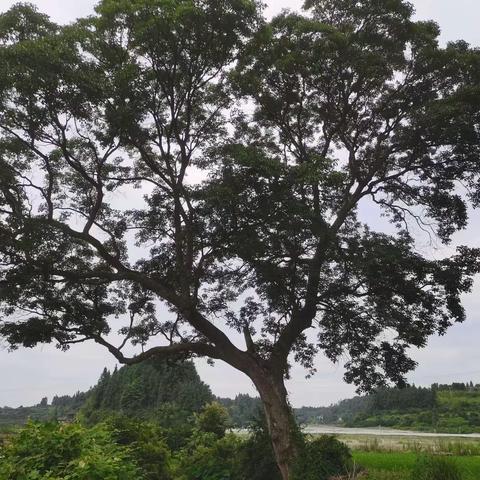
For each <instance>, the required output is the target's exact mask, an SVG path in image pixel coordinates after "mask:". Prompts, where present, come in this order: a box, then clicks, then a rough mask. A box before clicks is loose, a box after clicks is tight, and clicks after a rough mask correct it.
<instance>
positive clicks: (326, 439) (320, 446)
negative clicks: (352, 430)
mask: <svg viewBox="0 0 480 480" xmlns="http://www.w3.org/2000/svg"><path fill="white" fill-rule="evenodd" d="M352 467H353V463H352V455H351V453H350V450H349V448H348V447H347V446H346V445H345V444H344V443H342V442H340V441H338V440H337V439H336V438H334V437H332V436H329V435H324V436H321V437H318V438H315V439H313V440H310V441H305V442H304V443H303V445H302V448H301V451H300V454H299V455H298V457H297V459H296V463H295V465H294V470H293V477H292V478H293V479H295V480H330V478H331V477H333V476H341V475H346V474H347V473H348V472H349V471H351V469H352Z"/></svg>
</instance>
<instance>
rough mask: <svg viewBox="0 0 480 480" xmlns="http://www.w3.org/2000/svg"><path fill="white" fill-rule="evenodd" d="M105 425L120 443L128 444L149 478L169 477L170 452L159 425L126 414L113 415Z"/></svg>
mask: <svg viewBox="0 0 480 480" xmlns="http://www.w3.org/2000/svg"><path fill="white" fill-rule="evenodd" d="M106 427H107V428H108V430H110V431H111V432H112V437H113V439H114V440H115V442H116V443H117V444H119V445H123V446H128V448H129V449H130V451H131V454H132V457H133V458H134V459H135V461H136V463H137V464H138V465H141V467H142V472H143V474H144V477H145V479H146V480H170V479H171V474H170V463H171V453H170V450H169V448H168V446H167V444H166V442H165V439H164V434H163V431H162V429H161V428H160V426H159V425H157V424H155V423H153V422H148V421H141V420H138V419H135V418H131V417H127V416H125V415H112V416H111V417H110V418H108V419H107V420H106Z"/></svg>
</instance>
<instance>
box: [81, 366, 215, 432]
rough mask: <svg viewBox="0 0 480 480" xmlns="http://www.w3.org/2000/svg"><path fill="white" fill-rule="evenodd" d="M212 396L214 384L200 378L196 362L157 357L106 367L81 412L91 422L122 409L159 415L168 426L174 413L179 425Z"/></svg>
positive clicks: (140, 414)
mask: <svg viewBox="0 0 480 480" xmlns="http://www.w3.org/2000/svg"><path fill="white" fill-rule="evenodd" d="M212 399H213V395H212V393H211V391H210V388H209V387H208V386H207V385H206V384H205V383H203V382H202V381H201V380H200V377H199V376H198V373H197V371H196V369H195V366H194V365H193V363H192V362H166V361H164V360H155V359H153V360H149V361H146V362H144V363H142V364H139V365H133V366H127V367H123V368H121V369H119V370H117V369H115V370H114V371H113V372H112V373H110V372H109V371H108V370H106V369H105V370H104V371H103V373H102V375H101V376H100V379H99V381H98V383H97V385H96V386H95V387H94V388H93V389H92V390H91V392H90V393H89V395H88V400H87V401H86V403H85V405H84V406H83V407H82V409H81V414H82V416H83V418H84V419H85V420H86V421H87V422H90V423H94V422H98V421H101V420H102V418H103V417H104V416H108V414H109V412H118V413H123V414H129V415H134V416H137V417H145V418H158V419H159V421H160V422H161V423H165V426H168V425H167V424H168V423H170V424H171V423H172V422H173V418H171V413H173V414H174V416H175V417H177V418H178V420H177V421H176V422H175V424H176V425H179V424H181V423H184V421H185V420H186V418H187V417H188V416H189V415H191V414H192V413H193V412H198V411H199V410H200V409H201V408H202V406H203V405H205V404H206V403H207V402H209V401H211V400H212ZM169 405H170V406H169ZM167 412H170V413H167ZM169 417H170V418H169Z"/></svg>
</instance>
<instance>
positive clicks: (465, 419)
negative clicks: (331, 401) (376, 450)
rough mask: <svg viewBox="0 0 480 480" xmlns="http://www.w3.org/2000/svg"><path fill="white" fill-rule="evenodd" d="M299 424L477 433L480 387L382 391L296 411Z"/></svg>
mask: <svg viewBox="0 0 480 480" xmlns="http://www.w3.org/2000/svg"><path fill="white" fill-rule="evenodd" d="M296 413H297V417H298V418H299V419H300V420H301V421H302V422H303V423H310V424H312V423H317V424H339V425H342V426H346V427H378V426H382V427H390V428H398V429H405V430H414V431H433V432H438V433H480V385H474V384H473V383H472V382H469V383H453V384H451V385H439V384H433V385H432V386H431V387H430V388H421V387H415V386H412V387H408V388H405V389H401V390H399V389H395V388H390V389H382V390H379V391H377V392H376V393H374V394H371V395H367V396H361V397H354V398H351V399H348V400H343V401H341V402H339V403H337V404H335V405H331V406H330V407H319V408H312V407H304V408H300V409H296Z"/></svg>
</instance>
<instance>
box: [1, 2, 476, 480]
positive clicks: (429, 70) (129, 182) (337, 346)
mask: <svg viewBox="0 0 480 480" xmlns="http://www.w3.org/2000/svg"><path fill="white" fill-rule="evenodd" d="M305 9H306V12H305V13H304V14H300V13H292V12H285V13H283V14H281V15H279V16H277V17H275V18H274V19H273V20H272V21H270V22H267V21H266V20H264V19H263V18H262V14H261V7H260V5H259V4H257V2H256V1H254V0H209V1H203V0H135V1H123V0H102V1H101V2H100V3H99V4H98V6H97V7H96V10H95V14H94V15H92V16H91V17H89V18H85V19H81V20H79V21H77V22H76V23H74V24H73V25H69V26H59V25H55V24H54V23H52V22H51V20H49V19H48V18H47V17H46V16H45V15H42V14H40V13H39V12H37V11H36V9H35V8H34V7H32V6H29V5H27V4H18V5H16V6H15V7H13V8H12V9H11V10H9V11H8V12H6V13H5V14H2V15H1V16H0V61H1V64H2V65H4V68H2V70H1V72H0V172H1V173H0V304H1V308H2V319H1V323H0V334H1V335H2V336H3V337H4V338H5V339H6V340H7V342H8V343H9V344H10V346H11V347H12V348H16V347H17V346H19V345H23V346H26V347H32V346H34V345H37V344H38V343H46V342H56V343H57V344H58V345H59V346H60V347H61V348H68V346H69V345H71V344H73V343H77V342H83V341H86V340H93V341H96V342H97V343H99V344H101V345H104V346H105V347H106V348H108V349H109V350H110V351H111V352H112V353H113V354H114V355H115V356H116V357H117V359H118V360H119V361H121V362H123V363H135V362H139V361H142V360H144V359H146V358H149V357H151V356H169V355H178V354H185V355H191V354H193V355H200V356H207V357H210V358H213V359H221V360H223V361H225V362H227V363H229V364H230V365H232V366H233V367H235V368H237V369H239V370H241V371H242V372H244V373H246V374H247V375H248V376H249V377H250V378H251V379H252V380H253V382H254V383H255V385H256V386H257V388H258V389H259V391H260V395H261V397H262V399H263V400H264V402H265V405H266V408H269V406H272V405H274V406H275V405H276V406H278V410H276V409H275V407H272V408H273V410H276V411H275V412H273V411H272V412H271V413H272V415H273V417H276V419H277V420H276V421H273V420H272V419H270V420H272V421H270V423H269V425H270V427H271V428H277V427H278V426H279V425H283V427H282V428H284V430H285V431H289V429H288V428H287V427H286V425H287V421H286V417H287V415H286V414H285V415H284V417H285V418H283V419H280V417H281V416H282V415H283V414H282V413H281V412H285V411H286V405H287V403H286V390H285V388H284V386H283V379H284V377H285V376H286V375H288V370H289V361H291V360H296V361H299V362H301V363H302V364H303V365H305V366H306V367H307V368H309V369H313V367H314V356H315V354H316V353H317V352H318V351H320V350H321V351H323V352H324V353H325V354H326V355H327V356H328V357H329V358H330V359H332V360H333V361H339V360H340V359H343V358H345V357H346V358H347V361H346V365H345V366H346V372H347V373H346V375H345V378H346V380H347V381H349V382H354V383H355V384H356V385H357V386H358V387H359V388H360V389H366V390H368V389H370V388H372V387H373V386H375V385H378V384H383V383H385V382H387V381H393V382H394V383H396V384H397V385H402V384H404V383H405V374H406V372H408V371H409V370H411V369H412V368H413V367H414V366H415V362H413V361H412V360H411V359H410V358H409V356H408V348H409V347H410V346H412V345H413V346H417V347H423V346H425V344H426V341H427V339H428V337H429V336H430V335H432V334H434V333H440V334H444V333H445V331H446V330H447V328H448V327H449V326H450V325H451V324H452V323H454V322H458V321H463V320H464V319H465V312H464V309H463V307H462V305H461V296H462V294H464V293H465V292H468V291H469V290H470V289H471V286H472V282H473V276H474V274H476V273H477V272H478V269H479V262H478V258H479V253H480V252H479V250H478V249H469V248H466V247H459V248H458V250H457V253H456V254H454V255H452V256H451V257H449V258H442V259H432V257H431V256H427V255H423V254H421V253H420V252H419V251H418V250H417V249H416V248H415V239H414V238H413V235H412V234H411V231H410V228H409V226H410V225H411V222H412V221H413V222H416V223H417V224H418V225H419V226H420V227H421V228H423V229H425V230H427V231H428V232H430V234H431V235H432V236H435V237H436V238H438V239H439V241H440V242H443V243H444V244H448V243H449V242H450V241H451V239H452V235H453V234H454V233H455V232H456V231H458V230H460V229H462V228H464V227H465V226H466V225H467V221H468V215H467V213H468V207H469V206H473V207H477V206H478V203H479V201H480V189H479V188H478V180H479V173H480V166H479V165H480V163H479V162H478V153H479V148H480V142H479V134H480V129H479V120H480V117H479V112H480V82H479V79H480V54H479V51H478V50H477V49H475V48H472V47H470V46H469V45H468V44H466V43H465V42H463V41H458V42H454V43H450V44H448V45H447V46H446V47H441V46H440V45H439V42H438V36H439V27H438V26H437V25H436V24H435V23H433V22H424V21H416V20H414V19H413V8H412V6H411V5H410V4H409V3H408V2H406V1H404V0H389V1H384V0H369V1H366V0H365V1H354V0H341V1H333V0H311V1H306V2H305ZM362 205H373V206H376V207H378V208H379V209H380V210H381V211H382V212H383V213H384V214H385V215H387V216H388V218H389V219H390V220H391V223H392V227H391V231H389V232H383V231H375V230H374V229H373V228H372V226H371V225H369V224H368V222H366V221H365V220H364V219H362V216H361V215H359V208H360V207H362ZM122 322H123V323H122ZM314 331H315V333H314ZM111 333H120V334H121V335H123V336H124V340H123V341H120V342H119V343H116V342H115V341H114V340H112V336H111V335H110V334H111ZM230 333H232V335H230ZM236 333H240V334H242V335H243V336H244V339H245V346H244V347H240V346H239V342H238V335H236ZM155 337H159V338H160V339H161V340H158V342H157V344H154V345H153V346H152V341H154V340H152V339H154V338H155ZM128 342H132V343H133V344H134V345H138V346H139V347H138V348H139V353H138V354H137V355H135V356H133V357H127V356H126V355H125V354H124V353H123V347H125V345H126V344H127V343H128ZM140 346H141V347H142V350H141V351H140ZM273 417H272V418H273ZM276 437H278V438H280V437H282V435H280V434H279V435H277V436H276ZM280 451H283V452H286V451H289V452H290V453H291V449H290V448H287V447H285V448H283V447H282V448H279V449H277V456H278V455H279V458H280V457H282V456H283V457H285V455H283V454H281V453H278V452H280ZM280 463H281V462H280ZM284 463H288V462H286V461H284ZM281 469H282V468H281ZM286 471H287V470H286V469H285V468H284V469H283V470H282V473H283V475H284V478H287V476H286V475H287V474H286Z"/></svg>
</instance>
